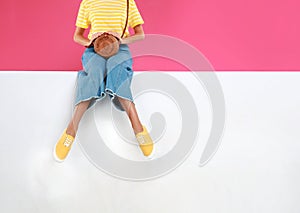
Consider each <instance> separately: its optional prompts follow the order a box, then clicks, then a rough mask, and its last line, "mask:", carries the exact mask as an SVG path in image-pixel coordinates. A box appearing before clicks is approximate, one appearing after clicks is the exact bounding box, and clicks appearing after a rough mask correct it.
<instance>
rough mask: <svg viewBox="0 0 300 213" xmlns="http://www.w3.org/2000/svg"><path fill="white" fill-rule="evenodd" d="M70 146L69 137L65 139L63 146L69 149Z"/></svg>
mask: <svg viewBox="0 0 300 213" xmlns="http://www.w3.org/2000/svg"><path fill="white" fill-rule="evenodd" d="M71 144H72V139H70V138H69V137H66V140H65V142H64V146H65V147H69V146H70V145H71Z"/></svg>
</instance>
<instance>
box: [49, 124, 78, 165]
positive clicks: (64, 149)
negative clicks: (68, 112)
mask: <svg viewBox="0 0 300 213" xmlns="http://www.w3.org/2000/svg"><path fill="white" fill-rule="evenodd" d="M73 142H74V137H73V136H71V135H68V134H67V133H66V129H65V130H64V133H63V134H62V136H61V137H60V139H59V140H58V142H57V143H56V145H55V148H54V153H53V155H54V159H55V160H56V161H57V162H60V163H61V162H63V161H64V160H65V159H66V157H67V155H68V153H69V151H70V149H71V147H72V144H73Z"/></svg>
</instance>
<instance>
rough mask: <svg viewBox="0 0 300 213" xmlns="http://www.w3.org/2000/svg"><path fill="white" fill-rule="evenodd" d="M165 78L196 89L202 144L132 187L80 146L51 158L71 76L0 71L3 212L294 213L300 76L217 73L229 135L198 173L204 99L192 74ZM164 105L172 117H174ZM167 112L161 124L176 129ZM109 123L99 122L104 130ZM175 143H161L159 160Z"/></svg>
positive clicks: (299, 187) (129, 153) (67, 110)
mask: <svg viewBox="0 0 300 213" xmlns="http://www.w3.org/2000/svg"><path fill="white" fill-rule="evenodd" d="M137 74H139V73H137ZM171 74H172V75H173V76H175V77H176V78H178V79H180V80H181V81H182V82H183V83H184V84H185V85H186V87H187V88H188V89H189V90H190V91H193V92H192V94H193V97H194V98H195V101H196V104H197V107H198V110H199V120H200V126H201V130H202V132H201V134H200V135H199V143H198V144H197V146H196V147H195V149H194V150H193V152H192V154H191V156H190V157H189V158H188V159H187V161H185V162H184V164H182V165H181V166H180V167H178V168H177V169H176V170H175V171H173V172H171V173H170V174H168V175H166V176H163V177H161V178H158V179H155V180H151V181H147V182H129V181H123V180H119V179H116V178H113V177H111V176H109V175H107V174H105V173H103V172H101V171H99V170H98V169H97V168H96V167H94V166H93V165H92V164H91V163H90V162H89V161H88V160H87V158H86V157H85V156H84V155H83V153H82V151H81V150H80V148H79V145H78V144H77V143H75V144H74V146H73V148H72V151H71V153H70V156H69V158H68V159H67V160H66V161H65V162H64V163H63V164H58V163H56V162H55V161H53V159H52V148H53V145H54V144H55V142H56V140H57V139H58V138H59V136H60V135H61V132H62V130H63V129H64V128H65V127H66V125H67V123H68V121H69V119H70V116H71V112H72V101H73V95H74V84H75V80H76V73H74V72H0V99H1V105H0V133H1V134H0V146H1V148H0V177H1V179H0V212H6V213H10V212H22V213H23V212H25V213H27V212H28V213H34V212H43V213H47V212H49V213H56V212H63V213H65V212H75V213H77V212H78V213H81V212H89V213H94V212H95V213H96V212H97V213H98V212H104V213H106V212H109V213H110V212H114V213H115V212H116V213H119V212H120V213H124V212H125V213H127V212H130V213H135V212H136V213H140V212H143V213H147V212H149V213H150V212H151V213H152V212H163V213H169V212H170V213H177V212H178V213H182V212H191V213H193V212H195V213H198V212H205V213H248V212H249V213H250V212H253V213H258V212H262V213H266V212H272V213H282V212H286V213H298V212H300V204H299V194H300V182H299V179H300V157H299V151H300V133H299V130H298V129H299V120H300V112H299V109H300V96H299V90H300V84H299V82H300V73H299V72H297V73H292V72H286V73H283V72H280V73H279V72H276V73H273V72H263V73H259V72H252V73H250V72H218V73H217V75H218V77H219V79H220V82H221V84H222V86H223V91H224V95H225V101H226V110H227V114H226V130H225V133H224V136H223V140H222V144H221V146H220V148H219V150H218V151H217V153H216V155H215V156H214V157H213V159H212V160H211V161H210V162H209V163H208V164H207V165H205V166H204V167H198V166H197V165H198V162H199V159H200V155H201V153H202V150H203V147H204V145H205V144H203V143H201V141H202V140H205V138H206V137H207V135H208V132H209V126H210V122H211V121H210V120H211V115H210V109H209V103H208V99H207V97H206V96H205V95H204V93H203V91H202V89H201V85H198V84H197V82H196V81H193V79H192V78H191V77H189V74H188V73H180V72H174V73H171ZM197 88H198V89H197ZM164 98H165V97H162V99H164ZM149 99H151V94H149V97H148V98H147V99H145V97H144V98H142V97H140V98H138V99H137V100H136V101H137V108H138V111H139V112H140V114H141V117H142V119H143V122H147V119H148V114H147V113H149V110H150V109H147V108H143V107H141V106H142V105H144V104H145V102H147V100H149ZM167 102H168V101H166V103H167ZM107 104H109V102H107ZM168 104H169V106H170V108H171V109H172V110H173V111H172V110H170V113H171V112H172V113H174V112H176V107H173V108H172V106H171V105H172V103H171V101H170V102H169V103H167V104H166V105H168ZM156 107H157V106H156ZM162 110H163V109H162ZM164 113H165V116H166V118H167V124H169V123H168V122H171V123H172V120H170V119H172V117H170V116H169V115H168V114H167V112H165V111H164ZM168 116H169V117H168ZM174 119H177V120H178V119H180V115H176V116H174ZM173 122H174V121H173ZM174 123H176V122H174ZM109 124H110V123H109V121H99V122H98V123H97V125H98V128H100V127H101V126H104V127H103V128H106V129H107V130H108V131H109V129H110V128H112V126H110V125H109ZM177 128H180V126H178V127H177ZM167 134H169V135H170V136H165V135H164V137H167V138H169V137H173V136H171V135H172V134H170V133H169V132H167V130H166V135H167ZM106 138H109V137H108V136H107V135H106ZM108 145H109V146H111V148H112V149H113V151H114V152H115V153H117V154H119V155H121V156H123V157H126V158H129V159H134V160H139V156H138V152H137V151H136V150H135V149H133V148H132V147H128V146H127V145H126V144H125V145H124V144H123V145H122V146H115V145H113V144H112V143H110V142H109V140H108ZM173 145H174V144H173ZM173 145H172V144H166V142H164V143H161V144H159V146H160V148H159V150H160V151H159V152H160V154H161V155H163V154H164V152H166V151H165V150H167V149H171V147H172V146H173ZM120 147H122V148H120ZM126 147H127V148H126ZM122 150H123V151H122Z"/></svg>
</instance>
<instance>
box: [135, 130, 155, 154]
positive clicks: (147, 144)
mask: <svg viewBox="0 0 300 213" xmlns="http://www.w3.org/2000/svg"><path fill="white" fill-rule="evenodd" d="M135 137H136V139H137V141H138V142H139V146H140V148H141V150H142V152H143V154H144V155H145V156H146V157H151V155H152V154H153V148H154V144H153V141H152V139H151V137H150V135H149V133H148V131H147V129H146V127H145V126H143V131H142V132H139V133H137V134H136V135H135Z"/></svg>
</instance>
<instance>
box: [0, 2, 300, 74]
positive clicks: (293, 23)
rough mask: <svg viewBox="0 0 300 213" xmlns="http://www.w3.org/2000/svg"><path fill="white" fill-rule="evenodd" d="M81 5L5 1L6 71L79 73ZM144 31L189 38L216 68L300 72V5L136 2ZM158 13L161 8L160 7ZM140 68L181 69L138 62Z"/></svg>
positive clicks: (1, 10)
mask: <svg viewBox="0 0 300 213" xmlns="http://www.w3.org/2000/svg"><path fill="white" fill-rule="evenodd" d="M79 2H80V0H64V1H61V0H51V1H41V0H27V1H24V0H9V1H1V3H0V16H1V17H0V26H1V34H0V42H1V49H0V57H1V59H0V70H79V69H81V64H80V57H81V53H82V51H83V48H82V47H80V46H79V45H77V44H75V43H74V42H73V40H72V36H73V31H74V22H75V17H76V13H77V8H78V6H79ZM136 2H137V4H138V6H139V8H140V11H141V13H142V15H143V17H144V20H145V25H144V29H145V31H146V33H160V34H167V35H171V36H175V37H178V38H180V39H183V40H185V41H187V42H189V43H191V44H192V45H194V46H195V47H197V48H198V49H199V50H200V51H201V52H202V53H203V54H204V55H205V56H206V57H207V58H208V59H209V60H210V61H211V63H212V64H213V66H214V67H215V68H216V70H300V60H299V56H300V41H299V38H300V27H299V23H300V22H299V21H300V13H299V8H300V2H299V0H284V1H274V0H252V1H241V0H226V1H224V0H209V1H208V0H207V1H204V0H185V1H176V0H151V1H142V0H136ZM158 8H160V9H158ZM135 69H136V70H145V69H161V70H172V69H183V68H182V67H181V66H179V65H177V64H175V63H172V62H168V61H167V60H163V59H159V58H153V57H152V58H146V57H145V58H139V59H137V60H136V61H135Z"/></svg>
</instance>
